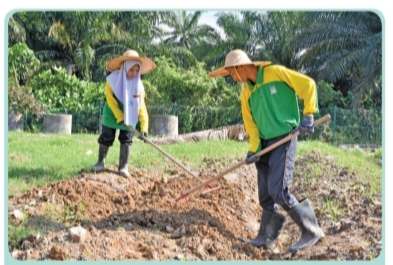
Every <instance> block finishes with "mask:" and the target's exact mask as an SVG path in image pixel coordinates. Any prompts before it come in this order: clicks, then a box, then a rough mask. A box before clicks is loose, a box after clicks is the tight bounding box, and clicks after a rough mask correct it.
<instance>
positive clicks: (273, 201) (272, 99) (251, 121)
mask: <svg viewBox="0 0 393 265" xmlns="http://www.w3.org/2000/svg"><path fill="white" fill-rule="evenodd" d="M227 75H230V76H231V77H232V78H233V79H234V81H236V82H240V83H242V92H241V111H242V117H243V122H244V127H245V130H246V132H247V134H248V135H249V137H250V147H249V150H248V152H247V154H246V158H245V162H246V164H253V163H255V166H256V169H257V179H258V197H259V204H260V206H261V208H262V214H261V220H260V228H259V232H258V235H257V237H256V238H255V239H253V240H245V239H243V238H240V240H241V241H242V242H246V243H249V244H251V245H253V246H255V247H263V248H268V249H269V248H273V247H274V246H275V244H276V242H277V240H278V238H279V236H280V234H281V232H282V230H283V228H284V224H285V221H286V217H285V215H283V214H281V213H280V212H279V207H278V206H280V207H281V208H282V209H284V210H285V211H286V212H287V213H288V215H289V216H290V217H291V218H292V219H293V220H294V222H295V223H296V224H297V225H298V226H299V228H300V230H301V238H300V240H299V241H298V242H296V243H295V244H293V245H292V246H291V247H290V248H289V251H290V252H292V253H295V252H296V251H297V250H299V249H305V248H307V247H310V246H312V245H314V244H315V243H317V242H318V241H319V240H320V238H322V237H324V233H323V232H322V230H321V229H320V227H319V225H318V222H317V219H316V216H315V213H314V211H313V209H312V206H311V203H310V201H309V200H308V198H304V199H302V200H300V201H298V200H297V199H296V198H295V196H294V195H293V194H292V193H291V192H290V191H289V185H290V183H291V182H292V178H293V171H294V166H295V154H296V147H297V137H294V138H293V139H292V140H291V141H288V142H286V143H285V144H282V145H280V146H278V147H277V148H275V149H273V150H272V151H270V152H268V153H266V154H264V155H262V156H260V157H259V156H254V154H256V153H257V152H259V151H261V150H262V149H264V148H267V147H268V146H271V145H273V144H274V143H276V142H278V141H280V140H281V139H283V138H284V137H286V136H288V135H289V134H291V133H292V134H293V133H296V132H298V131H299V132H300V134H305V133H312V132H314V114H315V113H318V99H317V90H316V85H315V82H314V80H313V79H311V78H310V77H308V76H306V75H304V74H301V73H299V72H296V71H294V70H291V69H288V68H286V67H284V66H281V65H275V64H272V63H271V62H268V61H256V62H252V61H251V60H250V58H249V57H248V56H247V54H246V53H245V52H244V51H242V50H239V49H236V50H232V51H231V52H229V53H228V54H227V56H226V58H225V65H224V66H223V67H221V68H219V69H216V70H214V71H211V72H210V73H209V74H208V76H209V77H219V76H227ZM298 97H299V98H301V99H303V100H304V110H303V118H302V120H301V122H300V111H299V106H298V99H297V98H298Z"/></svg>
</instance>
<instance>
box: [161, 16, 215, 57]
mask: <svg viewBox="0 0 393 265" xmlns="http://www.w3.org/2000/svg"><path fill="white" fill-rule="evenodd" d="M202 13H203V11H195V12H187V11H176V12H173V14H172V16H170V17H168V18H166V19H165V20H163V24H164V25H165V26H167V27H169V29H168V30H167V31H166V32H164V42H165V43H169V44H173V45H176V46H181V47H185V48H187V49H191V47H192V46H194V45H197V44H199V43H201V42H203V41H205V40H206V39H208V38H209V37H215V36H216V35H215V30H214V29H213V28H212V27H211V26H209V25H199V24H198V21H199V19H200V17H201V15H202Z"/></svg>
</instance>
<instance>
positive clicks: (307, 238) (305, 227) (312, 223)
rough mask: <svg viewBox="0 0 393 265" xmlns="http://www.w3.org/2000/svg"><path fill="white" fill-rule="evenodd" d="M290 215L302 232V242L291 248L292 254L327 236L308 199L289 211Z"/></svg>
mask: <svg viewBox="0 0 393 265" xmlns="http://www.w3.org/2000/svg"><path fill="white" fill-rule="evenodd" d="M288 214H289V215H290V216H291V218H292V219H293V220H294V221H295V223H296V224H297V225H298V226H299V227H300V229H301V231H302V236H301V238H300V240H299V241H298V242H297V243H295V244H294V245H292V246H291V247H290V248H289V251H290V252H291V253H296V251H298V250H299V249H305V248H308V247H311V246H313V245H314V244H315V243H317V242H318V240H319V239H320V238H323V237H324V236H325V235H324V233H323V232H322V230H321V228H320V227H319V225H318V222H317V218H316V216H315V213H314V211H313V209H312V207H311V204H310V201H309V200H308V199H304V200H302V201H300V202H299V204H298V205H297V206H296V207H295V208H293V209H292V210H290V211H288Z"/></svg>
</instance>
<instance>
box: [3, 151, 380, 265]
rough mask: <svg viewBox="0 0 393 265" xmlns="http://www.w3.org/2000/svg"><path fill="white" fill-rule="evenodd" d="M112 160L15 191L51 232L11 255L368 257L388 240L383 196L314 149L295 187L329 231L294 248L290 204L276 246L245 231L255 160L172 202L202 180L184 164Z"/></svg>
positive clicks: (14, 202)
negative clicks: (140, 165) (78, 234)
mask: <svg viewBox="0 0 393 265" xmlns="http://www.w3.org/2000/svg"><path fill="white" fill-rule="evenodd" d="M239 161H240V160H237V161H223V160H206V161H205V163H204V164H203V165H202V166H201V167H202V168H203V169H200V171H199V177H200V178H202V179H203V180H207V179H210V178H212V177H214V176H216V175H217V174H219V173H220V172H222V171H223V170H224V169H226V168H229V166H230V165H234V164H236V163H239ZM315 163H320V164H321V167H322V168H323V173H322V175H320V176H313V175H312V173H310V169H309V167H308V165H310V164H315ZM228 165H229V166H228ZM115 166H116V165H113V166H112V167H110V168H109V169H108V170H107V171H104V172H101V173H98V174H94V173H90V172H80V173H79V174H78V175H77V176H75V177H74V178H72V179H67V180H62V181H59V182H57V183H53V184H50V185H48V186H45V187H39V188H36V189H33V190H30V191H29V192H27V193H26V194H23V195H18V196H14V197H11V198H9V204H8V207H9V212H12V211H13V210H15V209H19V210H20V211H21V212H23V213H24V214H25V216H27V218H26V219H25V220H24V224H23V225H25V226H26V227H27V228H29V230H30V231H34V230H36V231H37V230H40V229H41V231H44V232H43V233H41V234H39V235H38V234H32V235H29V236H28V237H26V238H24V239H23V240H21V241H20V242H19V243H18V244H17V245H16V246H10V253H11V255H12V256H13V257H14V258H15V259H19V260H204V261H205V260H370V259H374V258H376V257H377V256H378V255H379V254H380V251H381V248H382V203H381V200H382V198H381V196H380V195H376V196H375V197H374V198H371V199H370V198H366V197H363V195H362V188H364V187H365V186H366V185H368V184H367V183H363V182H360V181H359V180H358V177H357V176H356V175H355V174H354V173H353V172H350V171H349V170H348V169H345V168H340V167H338V166H337V165H336V163H335V162H334V161H333V160H332V159H330V158H329V157H321V156H320V155H319V154H317V153H309V154H307V155H306V156H303V157H300V158H299V159H298V160H297V162H296V166H297V167H296V171H295V176H294V181H293V183H292V186H291V191H292V192H293V194H294V195H295V196H296V197H297V198H298V199H301V198H303V197H307V198H308V199H309V200H310V201H311V203H312V205H313V208H314V210H315V213H316V216H317V219H318V222H319V225H320V226H321V228H322V230H323V231H324V233H325V238H323V239H322V240H320V241H319V242H318V243H317V244H316V245H314V246H312V247H310V248H308V249H305V250H301V251H298V252H297V253H296V254H295V255H292V254H290V253H288V252H287V250H288V248H289V247H290V246H291V245H292V244H293V243H295V242H297V240H298V239H299V238H300V230H299V229H298V227H297V226H296V224H295V223H294V222H293V221H292V220H291V218H290V217H289V216H288V215H287V214H286V213H285V212H284V211H282V213H283V214H285V215H286V216H287V222H286V225H285V228H284V231H283V232H282V234H281V236H280V238H279V241H278V243H277V245H276V247H275V248H274V249H272V250H264V249H258V248H255V247H252V246H250V245H248V244H246V243H242V242H240V240H238V238H239V237H243V238H246V239H252V238H254V237H255V236H256V234H257V233H258V230H259V218H260V215H261V209H260V207H259V205H258V199H257V197H256V196H257V190H256V189H257V185H256V170H255V168H254V166H242V167H240V168H238V169H237V170H235V171H233V172H231V173H228V174H227V175H225V176H224V177H223V178H220V179H218V180H215V181H214V182H212V183H211V186H213V187H214V186H217V185H219V186H220V188H219V189H217V190H215V191H212V192H209V193H202V192H203V191H204V189H201V190H198V191H196V192H194V193H192V194H189V195H188V196H187V197H186V200H181V201H179V202H178V203H176V204H174V205H171V203H170V202H171V201H172V200H174V199H175V198H178V196H180V195H181V194H182V193H185V192H186V191H188V190H190V189H191V188H193V187H195V186H197V185H199V184H200V182H199V180H198V179H195V178H193V177H191V176H186V175H185V174H184V173H183V172H182V171H181V169H176V168H174V170H172V172H171V173H169V174H166V173H163V172H153V171H150V172H148V171H143V170H139V169H137V168H134V167H132V166H131V165H130V166H129V169H130V173H131V175H132V176H131V177H130V178H128V179H126V178H123V177H121V176H119V175H117V174H116V172H115V171H113V170H115ZM327 202H335V203H337V204H336V205H339V207H336V208H335V207H334V204H330V206H328V204H327ZM9 222H14V223H15V222H17V220H15V219H13V218H10V219H9ZM78 226H81V227H82V228H84V229H85V230H86V234H85V238H84V239H83V238H82V239H80V240H79V241H78V240H73V238H72V237H71V236H70V233H69V229H70V228H72V227H78Z"/></svg>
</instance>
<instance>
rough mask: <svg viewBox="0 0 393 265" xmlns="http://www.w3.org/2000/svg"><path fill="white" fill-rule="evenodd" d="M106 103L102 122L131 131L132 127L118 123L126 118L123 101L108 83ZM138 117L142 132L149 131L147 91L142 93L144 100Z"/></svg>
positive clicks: (111, 126)
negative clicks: (117, 97)
mask: <svg viewBox="0 0 393 265" xmlns="http://www.w3.org/2000/svg"><path fill="white" fill-rule="evenodd" d="M105 96H106V103H105V105H104V110H103V117H102V124H103V125H105V126H106V127H109V128H114V129H120V130H125V131H129V130H130V128H128V127H127V126H124V125H119V124H118V123H119V122H121V121H123V120H124V114H123V103H121V102H120V101H119V100H118V99H116V97H115V96H114V94H113V91H112V89H111V87H110V85H109V84H108V82H107V83H106V86H105ZM138 118H139V122H140V126H141V131H142V132H148V128H149V116H148V114H147V109H146V104H145V91H143V93H142V102H141V105H140V107H139V111H138Z"/></svg>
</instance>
